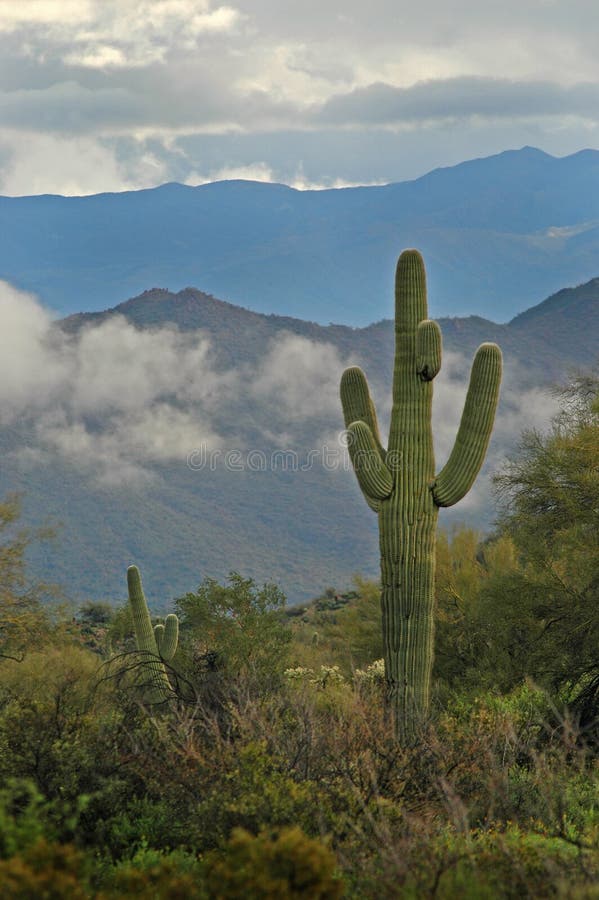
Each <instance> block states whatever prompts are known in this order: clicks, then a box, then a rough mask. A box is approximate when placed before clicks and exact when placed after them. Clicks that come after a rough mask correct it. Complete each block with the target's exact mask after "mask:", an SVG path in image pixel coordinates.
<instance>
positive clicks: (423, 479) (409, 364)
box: [341, 250, 501, 741]
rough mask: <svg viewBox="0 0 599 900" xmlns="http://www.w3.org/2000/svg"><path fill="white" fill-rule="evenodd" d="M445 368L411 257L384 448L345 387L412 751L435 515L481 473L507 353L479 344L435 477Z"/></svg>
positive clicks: (348, 377) (350, 382)
mask: <svg viewBox="0 0 599 900" xmlns="http://www.w3.org/2000/svg"><path fill="white" fill-rule="evenodd" d="M440 368H441V330H440V328H439V326H438V325H437V323H436V322H433V321H431V320H430V319H428V318H427V302H426V275H425V271H424V263H423V261H422V257H421V256H420V254H419V253H418V251H416V250H406V251H404V252H403V253H402V254H401V256H400V257H399V260H398V263H397V271H396V279H395V365H394V372H393V409H392V413H391V428H390V432H389V442H388V447H387V449H386V450H385V448H384V447H383V445H382V443H381V439H380V436H379V428H378V423H377V417H376V410H375V407H374V403H373V401H372V398H371V396H370V392H369V389H368V384H367V381H366V377H365V375H364V373H363V372H362V370H361V369H360V368H358V367H357V366H356V367H352V368H351V369H347V370H346V371H345V372H344V374H343V377H342V379H341V402H342V405H343V414H344V418H345V426H346V428H347V429H348V432H349V452H350V456H351V459H352V463H353V466H354V469H355V472H356V475H357V478H358V482H359V484H360V487H361V489H362V492H363V493H364V496H365V498H366V502H367V503H368V505H369V506H370V507H371V509H373V510H374V511H375V512H376V513H377V514H378V519H379V534H380V551H381V579H382V596H381V607H382V618H383V643H384V653H385V675H386V682H387V699H388V702H389V706H390V708H391V712H392V715H393V717H394V721H395V728H396V734H397V736H398V738H399V739H400V740H401V741H409V740H410V739H411V738H412V736H413V735H414V732H415V729H416V727H417V725H418V723H419V722H420V721H421V720H422V719H423V717H424V716H425V715H426V712H427V710H428V706H429V695H430V681H431V670H432V663H433V637H434V620H433V604H434V576H435V544H436V525H437V516H438V511H439V507H441V506H453V504H454V503H457V502H458V500H461V498H462V497H463V496H464V495H465V494H466V493H467V492H468V491H469V490H470V488H471V486H472V484H473V482H474V479H475V478H476V476H477V474H478V471H479V469H480V467H481V465H482V463H483V460H484V457H485V453H486V450H487V446H488V443H489V438H490V436H491V431H492V428H493V421H494V418H495V409H496V407H497V400H498V397H499V385H500V382H501V351H500V349H499V347H498V346H497V345H496V344H482V345H481V346H480V347H479V348H478V350H477V352H476V356H475V358H474V363H473V365H472V372H471V376H470V385H469V387H468V394H467V397H466V403H465V406H464V411H463V413H462V419H461V422H460V426H459V430H458V434H457V438H456V441H455V445H454V448H453V450H452V452H451V455H450V457H449V459H448V461H447V463H446V465H445V466H444V467H443V468H442V469H441V471H440V472H439V474H438V475H435V461H434V455H433V437H432V429H431V407H432V397H433V386H432V380H433V378H434V377H435V375H437V373H438V372H439V369H440Z"/></svg>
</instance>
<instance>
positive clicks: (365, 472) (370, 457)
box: [348, 422, 393, 500]
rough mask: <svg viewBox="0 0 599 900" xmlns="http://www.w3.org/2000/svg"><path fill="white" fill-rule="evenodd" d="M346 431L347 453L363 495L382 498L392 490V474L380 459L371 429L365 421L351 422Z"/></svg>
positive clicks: (377, 498)
mask: <svg viewBox="0 0 599 900" xmlns="http://www.w3.org/2000/svg"><path fill="white" fill-rule="evenodd" d="M348 433H349V439H350V440H349V455H350V457H351V461H352V464H353V467H354V471H355V473H356V476H357V479H358V482H359V484H360V487H361V488H362V491H363V493H364V495H365V496H366V497H369V498H370V499H371V500H384V499H385V498H386V497H388V496H389V494H390V493H391V491H392V490H393V476H392V475H391V472H390V471H389V469H388V468H387V466H386V465H385V463H384V462H383V460H382V459H381V456H380V453H379V452H378V447H377V443H376V440H375V438H374V435H373V434H372V431H371V430H370V428H369V427H368V425H367V424H366V422H352V424H351V425H350V426H349V428H348Z"/></svg>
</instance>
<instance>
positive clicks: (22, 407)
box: [0, 283, 352, 484]
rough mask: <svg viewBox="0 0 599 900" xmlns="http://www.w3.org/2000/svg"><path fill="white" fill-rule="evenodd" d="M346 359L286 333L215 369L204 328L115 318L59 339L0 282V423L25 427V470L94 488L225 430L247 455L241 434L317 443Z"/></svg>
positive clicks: (149, 468) (217, 443)
mask: <svg viewBox="0 0 599 900" xmlns="http://www.w3.org/2000/svg"><path fill="white" fill-rule="evenodd" d="M351 363H352V360H349V359H348V360H345V359H342V358H341V356H340V354H339V352H338V351H337V350H336V348H335V347H334V346H333V345H331V344H327V343H322V342H318V341H311V340H308V339H306V338H303V337H298V336H296V335H292V334H287V335H282V336H280V337H279V338H277V339H276V340H275V341H273V342H272V343H271V345H270V346H269V347H268V348H267V350H266V353H265V355H264V358H263V359H262V360H261V362H260V363H259V364H258V365H256V366H249V365H246V366H243V367H239V368H236V369H229V370H223V369H222V367H218V366H217V365H216V362H215V359H214V356H213V351H212V348H211V345H210V342H209V340H208V339H207V338H206V337H205V336H204V335H203V334H202V333H201V332H197V331H191V332H179V331H178V330H177V329H176V328H174V327H161V328H159V329H138V328H136V327H134V326H133V325H132V324H131V323H129V322H128V321H127V320H126V319H125V318H123V317H122V316H118V315H115V316H112V317H110V318H107V319H104V320H103V321H101V322H99V323H98V324H88V325H86V326H85V327H83V328H82V329H80V330H79V331H77V332H76V333H73V334H69V333H64V332H63V331H61V330H59V329H57V328H56V327H55V326H54V324H53V321H52V319H51V317H50V315H49V314H48V313H47V312H46V311H45V310H44V309H43V308H42V307H41V306H40V305H39V303H38V302H37V301H36V299H35V298H34V297H31V296H30V295H27V294H24V293H22V292H20V291H17V290H15V289H14V288H13V287H11V286H10V285H8V284H6V283H0V410H1V416H0V425H12V426H16V427H17V428H18V427H19V426H20V425H23V424H27V425H28V427H27V429H26V431H27V435H28V438H27V440H28V448H27V459H28V460H29V462H30V463H31V464H34V465H38V464H39V462H40V460H42V459H44V458H54V457H57V456H58V457H60V458H61V459H63V460H64V461H66V462H67V463H68V464H70V465H73V466H77V467H78V468H82V469H84V470H85V471H87V472H88V473H89V474H90V475H91V477H93V478H94V479H96V480H98V481H100V482H102V483H110V484H117V483H118V484H127V483H129V482H131V481H132V480H136V481H137V480H139V479H147V478H150V477H152V476H153V474H154V472H155V466H156V465H158V464H161V463H169V464H177V463H179V464H180V465H185V463H186V460H187V457H188V455H189V454H190V453H191V452H192V451H193V450H195V449H196V448H199V447H202V448H204V449H205V450H206V451H208V452H210V451H212V450H218V449H225V441H224V439H223V437H222V434H221V432H222V430H223V429H224V430H225V431H226V433H227V435H228V437H227V442H226V446H227V447H230V446H236V447H238V448H240V449H241V448H243V449H244V450H246V451H249V450H251V449H252V446H245V441H246V440H247V438H245V439H244V434H246V432H245V431H244V428H246V427H247V428H249V432H247V433H248V434H249V433H251V435H252V438H251V440H252V441H255V442H257V446H254V449H258V448H265V447H266V448H267V447H269V446H270V447H282V446H285V447H286V448H289V449H294V450H296V451H300V450H301V449H302V448H303V447H304V445H305V444H306V441H307V442H308V444H309V445H310V446H317V443H318V442H317V441H316V443H315V439H316V437H317V434H318V431H319V430H320V429H321V427H322V419H323V417H327V419H329V418H330V420H331V422H333V423H335V422H337V421H340V418H341V416H340V410H339V400H338V386H339V377H340V373H341V372H342V370H343V369H344V368H345V367H346V366H347V365H350V364H351ZM247 409H249V410H250V418H249V419H247V418H246V419H244V420H243V422H242V424H241V425H240V426H239V427H238V417H237V413H238V412H239V411H240V410H241V411H243V412H244V413H245V411H246V410H247ZM239 429H240V433H237V431H238V430H239ZM32 433H33V434H34V435H35V441H34V443H31V434H32ZM232 434H233V437H232V436H231V435H232ZM329 437H330V436H329ZM19 455H21V451H20V450H19Z"/></svg>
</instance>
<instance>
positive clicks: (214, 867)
mask: <svg viewBox="0 0 599 900" xmlns="http://www.w3.org/2000/svg"><path fill="white" fill-rule="evenodd" d="M335 867H336V860H335V856H334V854H333V853H332V851H331V850H330V849H329V848H328V847H327V846H325V845H324V844H322V843H321V842H320V841H316V840H313V839H312V838H309V837H307V836H306V835H305V834H304V833H303V832H302V830H301V829H300V828H297V827H296V828H284V829H282V830H281V831H280V832H278V833H276V832H275V833H273V832H270V831H262V832H260V834H258V835H257V836H254V835H252V834H249V833H248V832H247V831H244V830H243V829H239V828H238V829H236V830H235V831H234V832H233V835H232V837H231V839H230V840H229V842H228V844H227V845H226V847H225V849H224V852H223V853H222V854H220V855H219V856H214V857H213V858H212V859H211V860H210V861H209V863H208V865H207V883H208V889H209V893H210V897H211V898H214V900H293V898H299V897H302V898H307V897H309V898H311V900H336V898H339V897H342V896H343V883H342V881H341V880H340V879H339V878H338V877H337V876H336V874H335Z"/></svg>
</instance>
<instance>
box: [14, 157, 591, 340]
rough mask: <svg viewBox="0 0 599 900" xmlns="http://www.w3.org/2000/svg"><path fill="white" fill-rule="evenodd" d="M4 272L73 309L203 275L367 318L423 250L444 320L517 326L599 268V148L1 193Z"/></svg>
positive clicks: (272, 308)
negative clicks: (312, 182) (298, 174)
mask: <svg viewBox="0 0 599 900" xmlns="http://www.w3.org/2000/svg"><path fill="white" fill-rule="evenodd" d="M0 228H1V231H2V241H1V242H0V278H3V279H5V280H7V281H9V282H11V283H12V284H14V285H16V286H17V287H20V288H22V289H26V290H29V291H33V292H35V293H36V294H38V295H39V297H40V298H41V300H42V301H43V302H44V303H45V304H47V305H49V306H51V307H52V308H54V309H55V310H57V311H58V312H59V313H60V314H62V315H66V314H68V313H71V312H74V311H79V310H84V311H88V310H94V309H96V310H97V309H100V308H103V307H105V306H106V305H107V304H111V303H116V302H118V301H119V300H120V299H121V298H122V297H123V295H125V296H127V295H133V294H135V293H138V292H140V291H142V290H143V289H144V288H147V287H148V286H149V285H160V286H163V287H165V288H169V289H170V290H174V291H178V290H180V289H182V288H185V287H186V286H187V285H193V284H200V285H202V287H203V288H204V289H205V290H207V291H209V292H211V293H214V294H216V295H218V296H221V297H226V298H228V299H229V300H230V301H232V302H234V303H236V304H243V305H247V306H249V307H250V308H252V309H254V310H256V311H258V312H265V313H277V314H282V315H289V316H295V317H296V318H301V319H304V320H313V321H316V322H320V323H328V322H330V321H343V322H346V323H349V324H353V325H366V324H368V323H370V322H373V321H376V320H377V319H381V318H383V317H384V316H385V315H387V311H388V284H389V278H390V276H391V275H392V271H393V267H394V264H395V259H396V256H397V253H398V252H399V251H400V250H401V249H403V248H404V247H408V246H413V247H418V249H420V250H421V251H422V252H423V254H424V256H425V259H426V263H427V270H428V274H429V284H430V288H431V290H430V296H431V312H432V315H434V316H435V317H441V316H447V315H449V314H452V315H460V316H465V315H471V314H474V315H479V316H483V317H485V318H489V319H492V320H493V321H496V322H497V321H498V322H505V321H507V320H509V319H511V318H512V317H513V316H514V315H516V314H518V313H520V312H522V311H523V310H525V309H526V308H527V307H529V306H530V305H531V304H532V303H534V302H536V301H537V300H538V297H539V296H547V295H548V294H550V293H552V292H554V291H556V290H557V289H558V288H560V287H561V286H562V285H564V284H578V283H582V282H585V281H587V280H588V279H590V278H592V277H594V276H595V275H596V274H597V268H598V265H599V264H598V260H599V151H594V150H585V151H581V152H579V153H576V154H574V155H572V156H568V157H565V158H562V159H557V158H554V157H552V156H549V155H548V154H546V153H543V152H541V151H540V150H535V149H533V148H530V147H525V148H523V149H522V150H518V151H507V152H505V153H500V154H499V155H496V156H491V157H488V158H486V159H477V160H471V161H469V162H464V163H462V164H460V165H457V166H453V167H451V168H444V169H437V170H435V171H433V172H431V173H429V174H428V175H425V176H423V177H422V178H418V179H416V180H415V181H409V182H401V183H398V184H390V185H386V186H381V187H362V188H347V189H341V190H324V191H297V190H294V189H292V188H289V187H286V186H284V185H278V184H264V183H256V182H246V181H226V182H218V183H214V184H206V185H201V186H199V187H188V186H184V185H180V184H166V185H163V186H162V187H158V188H155V189H151V190H144V191H135V192H125V193H121V194H99V195H96V196H90V197H66V198H65V197H58V196H39V197H19V198H12V197H2V198H0Z"/></svg>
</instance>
